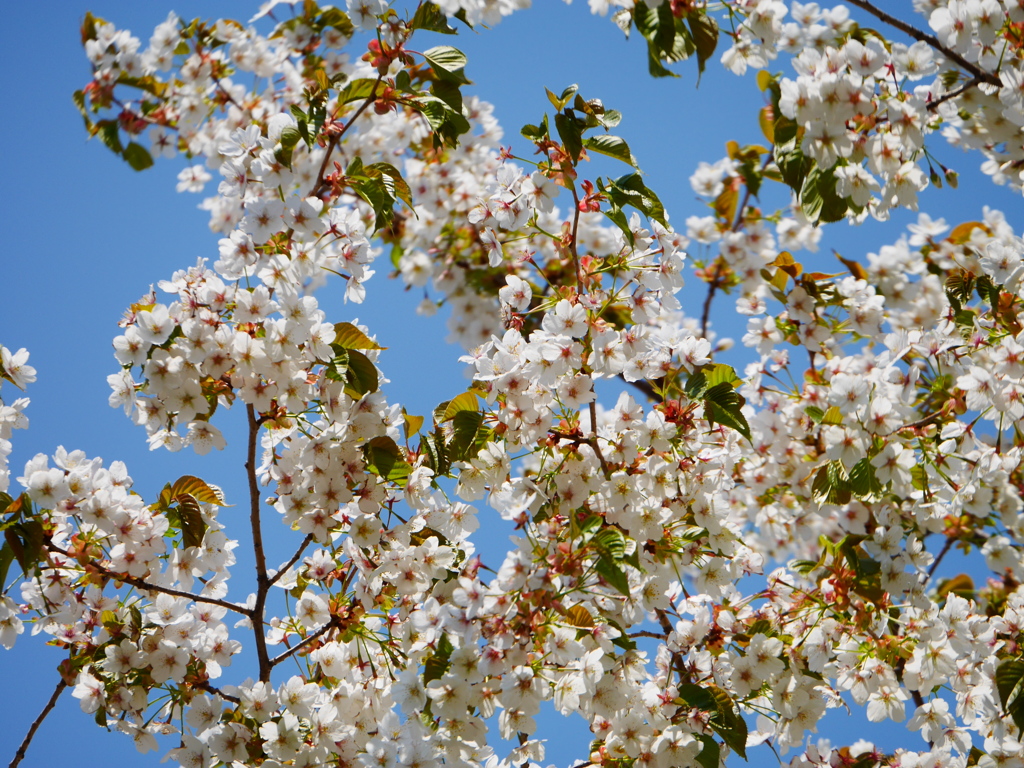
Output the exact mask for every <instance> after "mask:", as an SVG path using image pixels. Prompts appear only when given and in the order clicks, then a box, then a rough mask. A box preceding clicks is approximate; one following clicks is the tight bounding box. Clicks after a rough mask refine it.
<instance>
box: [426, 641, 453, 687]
mask: <svg viewBox="0 0 1024 768" xmlns="http://www.w3.org/2000/svg"><path fill="white" fill-rule="evenodd" d="M453 650H455V648H454V646H452V641H451V640H449V639H448V635H446V634H442V635H441V637H440V638H439V639H438V641H437V648H436V649H435V651H434V653H433V654H432V655H431V656H430V658H429V659H427V661H426V663H424V665H423V683H424V684H427V683H429V682H431V681H433V680H440V679H441V678H442V677H444V674H445V672H447V671H448V668H449V667H450V666H451V656H452V651H453Z"/></svg>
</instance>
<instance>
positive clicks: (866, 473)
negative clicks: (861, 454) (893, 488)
mask: <svg viewBox="0 0 1024 768" xmlns="http://www.w3.org/2000/svg"><path fill="white" fill-rule="evenodd" d="M850 489H851V490H852V491H853V494H854V495H855V496H861V497H863V496H877V495H879V494H880V493H881V492H882V484H881V483H880V482H878V478H877V477H876V476H875V466H874V464H872V463H871V459H868V458H863V459H861V460H860V461H858V462H857V463H856V464H854V465H853V469H851V470H850Z"/></svg>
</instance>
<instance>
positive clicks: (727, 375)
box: [704, 363, 743, 387]
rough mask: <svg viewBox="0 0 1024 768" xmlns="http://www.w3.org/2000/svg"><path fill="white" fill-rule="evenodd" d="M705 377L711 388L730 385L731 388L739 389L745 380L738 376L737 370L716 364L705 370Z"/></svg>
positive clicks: (723, 364)
mask: <svg viewBox="0 0 1024 768" xmlns="http://www.w3.org/2000/svg"><path fill="white" fill-rule="evenodd" d="M704 376H706V377H707V384H708V386H709V387H717V386H718V385H719V384H728V385H729V386H731V387H738V386H739V385H740V384H742V383H743V379H741V378H740V377H739V376H737V375H736V369H735V368H733V367H732V366H731V365H726V364H725V363H714V364H713V365H710V366H708V367H707V368H705V369H704Z"/></svg>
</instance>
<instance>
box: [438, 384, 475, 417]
mask: <svg viewBox="0 0 1024 768" xmlns="http://www.w3.org/2000/svg"><path fill="white" fill-rule="evenodd" d="M479 407H480V406H479V405H478V403H477V398H476V393H475V392H473V391H466V392H463V393H462V394H460V395H458V396H456V397H454V398H453V399H451V400H449V401H448V402H447V403H446V404H445V407H444V412H443V414H442V416H441V418H440V419H439V422H441V423H443V422H445V421H451V420H452V419H454V418H455V416H456V414H459V413H461V412H462V411H477V410H479Z"/></svg>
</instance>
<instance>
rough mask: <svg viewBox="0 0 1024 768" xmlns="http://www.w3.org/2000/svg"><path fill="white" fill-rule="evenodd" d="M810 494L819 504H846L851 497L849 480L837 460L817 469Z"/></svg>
mask: <svg viewBox="0 0 1024 768" xmlns="http://www.w3.org/2000/svg"><path fill="white" fill-rule="evenodd" d="M811 494H812V495H813V497H814V499H815V500H816V501H818V502H819V503H827V504H848V503H849V501H850V498H851V496H852V489H851V488H850V481H849V478H848V477H847V476H846V471H845V470H844V469H843V464H842V462H840V461H839V460H834V461H830V462H828V464H826V465H824V466H823V467H821V468H819V469H818V471H817V472H816V473H815V475H814V482H813V483H812V484H811Z"/></svg>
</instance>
